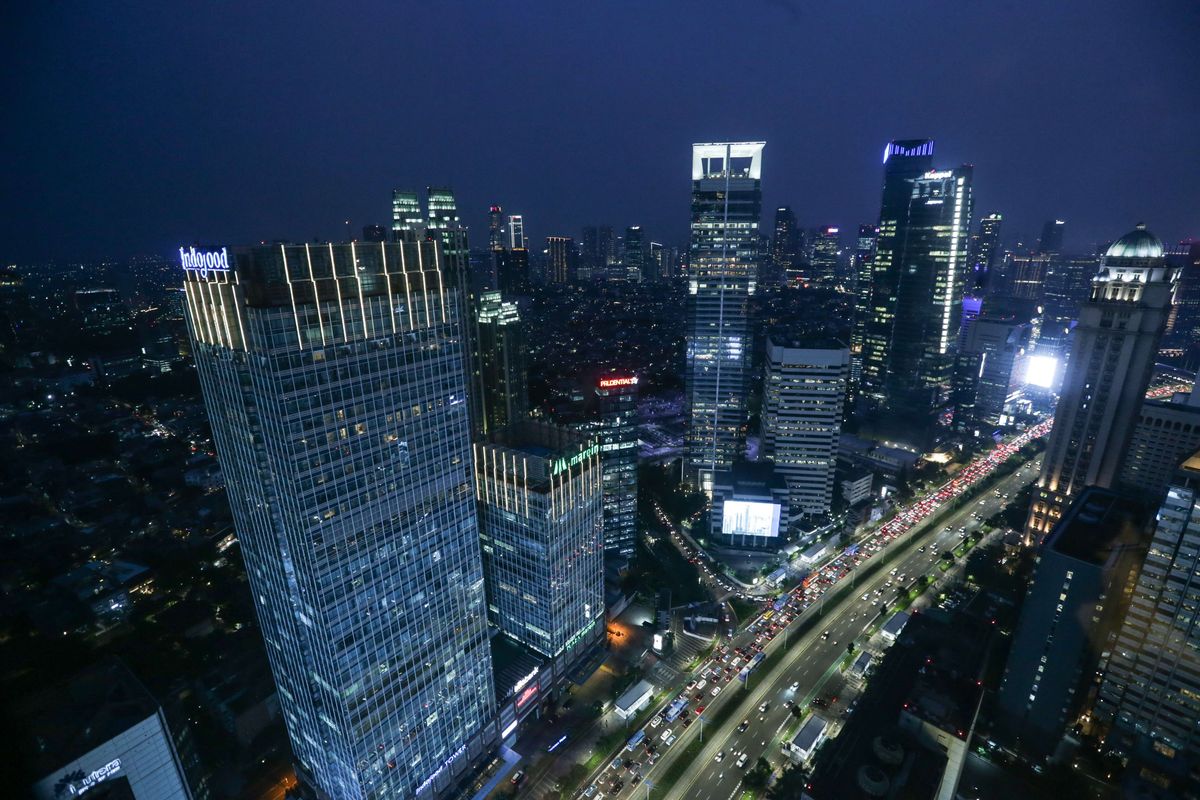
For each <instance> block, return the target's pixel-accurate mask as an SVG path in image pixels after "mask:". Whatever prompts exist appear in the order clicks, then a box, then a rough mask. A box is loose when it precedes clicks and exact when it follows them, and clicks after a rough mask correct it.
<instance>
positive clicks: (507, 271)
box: [499, 247, 530, 297]
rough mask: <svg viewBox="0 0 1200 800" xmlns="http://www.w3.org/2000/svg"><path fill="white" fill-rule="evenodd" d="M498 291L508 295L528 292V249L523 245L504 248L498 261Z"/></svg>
mask: <svg viewBox="0 0 1200 800" xmlns="http://www.w3.org/2000/svg"><path fill="white" fill-rule="evenodd" d="M499 281H500V291H502V292H504V294H506V295H508V296H510V297H511V296H512V295H523V294H527V293H528V292H529V287H530V276H529V251H528V250H526V249H525V248H524V247H518V248H516V249H513V250H506V251H504V253H503V259H502V260H501V262H500V276H499Z"/></svg>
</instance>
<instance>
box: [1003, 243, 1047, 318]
mask: <svg viewBox="0 0 1200 800" xmlns="http://www.w3.org/2000/svg"><path fill="white" fill-rule="evenodd" d="M1051 259H1052V256H1049V255H1042V254H1032V255H1021V254H1017V253H1014V254H1013V255H1012V256H1011V257H1010V258H1009V259H1007V262H1006V265H1005V269H1004V283H1005V295H1006V296H1007V297H1010V298H1012V299H1015V300H1025V301H1028V303H1029V305H1030V306H1037V305H1040V304H1041V302H1042V298H1043V296H1044V295H1045V287H1046V275H1047V274H1048V272H1049V271H1050V261H1051Z"/></svg>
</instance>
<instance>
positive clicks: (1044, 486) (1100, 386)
mask: <svg viewBox="0 0 1200 800" xmlns="http://www.w3.org/2000/svg"><path fill="white" fill-rule="evenodd" d="M1174 283H1175V276H1174V272H1173V271H1172V270H1171V269H1170V268H1169V267H1168V266H1167V265H1166V262H1165V260H1164V259H1163V247H1162V242H1160V241H1159V240H1158V238H1157V237H1156V236H1154V234H1152V233H1150V232H1149V231H1147V230H1146V226H1144V225H1138V226H1137V228H1136V229H1135V230H1133V231H1131V232H1130V233H1127V234H1126V235H1125V236H1122V237H1121V238H1120V239H1118V240H1117V241H1116V242H1114V243H1113V244H1112V246H1110V247H1109V248H1108V251H1107V252H1106V253H1105V255H1104V258H1102V259H1101V261H1100V268H1099V271H1098V272H1097V273H1096V275H1095V277H1093V278H1092V289H1091V297H1090V299H1089V300H1088V301H1087V302H1086V303H1084V304H1083V307H1082V308H1081V309H1080V312H1079V324H1078V325H1077V326H1076V328H1075V330H1074V333H1073V336H1072V339H1073V341H1072V345H1071V357H1070V361H1069V362H1068V364H1067V372H1066V376H1065V378H1064V380H1063V386H1062V392H1061V394H1060V395H1059V399H1058V406H1057V408H1056V409H1055V412H1054V428H1053V429H1052V430H1051V431H1050V437H1049V441H1048V443H1047V445H1046V454H1045V456H1044V458H1043V460H1042V472H1041V475H1040V476H1039V477H1038V481H1037V488H1036V489H1035V490H1034V497H1033V502H1032V504H1031V506H1030V510H1029V519H1028V522H1027V523H1026V526H1025V534H1026V540H1027V542H1033V541H1035V540H1037V539H1039V538H1041V537H1043V536H1045V535H1046V534H1047V533H1049V532H1050V529H1051V528H1053V526H1054V523H1055V521H1056V520H1058V518H1059V517H1061V516H1062V513H1063V510H1064V509H1065V508H1066V507H1067V505H1069V504H1070V501H1071V498H1072V497H1074V496H1075V495H1076V494H1077V493H1078V492H1079V491H1081V490H1082V489H1083V488H1084V487H1085V486H1101V487H1105V488H1111V487H1114V486H1115V485H1116V484H1117V480H1118V478H1119V477H1120V474H1121V468H1122V465H1123V463H1124V461H1125V456H1126V453H1127V452H1128V450H1129V443H1130V439H1131V438H1132V436H1133V432H1134V428H1135V427H1136V425H1137V420H1138V415H1139V413H1140V412H1141V410H1142V404H1143V402H1144V400H1145V394H1146V387H1147V386H1148V385H1149V383H1150V376H1151V374H1152V373H1153V371H1154V361H1155V356H1156V355H1157V353H1158V343H1159V339H1160V338H1161V337H1162V333H1163V330H1164V328H1165V327H1166V324H1167V314H1168V312H1169V311H1170V306H1171V293H1172V291H1173V290H1174Z"/></svg>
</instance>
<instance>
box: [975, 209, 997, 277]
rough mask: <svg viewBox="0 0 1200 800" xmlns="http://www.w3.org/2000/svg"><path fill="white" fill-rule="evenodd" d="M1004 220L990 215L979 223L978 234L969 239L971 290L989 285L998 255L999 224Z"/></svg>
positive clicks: (995, 215)
mask: <svg viewBox="0 0 1200 800" xmlns="http://www.w3.org/2000/svg"><path fill="white" fill-rule="evenodd" d="M1003 221H1004V218H1003V217H1002V216H1001V215H1000V214H996V213H992V214H988V215H987V216H986V217H984V218H983V219H981V220H980V221H979V232H978V233H976V234H975V235H974V236H972V237H971V252H970V257H969V261H970V264H971V279H970V282H971V288H972V289H976V290H983V289H986V288H987V287H988V285H989V284H990V283H991V280H990V278H991V273H992V270H993V269H994V268H995V266H996V261H997V257H998V256H999V254H1000V224H1001V223H1002V222H1003Z"/></svg>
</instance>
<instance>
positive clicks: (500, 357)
mask: <svg viewBox="0 0 1200 800" xmlns="http://www.w3.org/2000/svg"><path fill="white" fill-rule="evenodd" d="M475 331H476V335H477V337H478V341H477V352H476V356H475V363H474V371H475V381H476V386H475V387H473V388H474V390H475V396H474V397H472V398H471V402H472V404H473V405H474V406H475V408H476V410H475V416H476V419H477V422H476V423H475V425H476V431H475V436H476V438H478V437H481V436H486V435H487V434H488V433H490V432H492V431H493V430H496V429H497V428H502V427H504V426H506V425H511V424H512V423H514V422H520V421H521V420H523V419H524V418H525V416H526V414H528V413H529V378H528V372H527V369H528V368H527V355H528V353H527V347H526V341H525V329H524V326H523V325H522V324H521V316H520V312H519V311H518V309H517V305H516V303H510V302H508V301H506V300H505V299H504V298H503V296H502V295H501V294H500V292H496V291H486V292H481V293H480V295H479V303H478V308H477V309H476V311H475Z"/></svg>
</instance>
